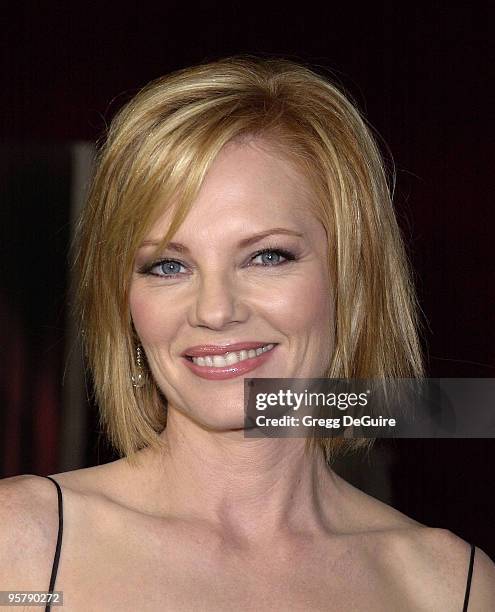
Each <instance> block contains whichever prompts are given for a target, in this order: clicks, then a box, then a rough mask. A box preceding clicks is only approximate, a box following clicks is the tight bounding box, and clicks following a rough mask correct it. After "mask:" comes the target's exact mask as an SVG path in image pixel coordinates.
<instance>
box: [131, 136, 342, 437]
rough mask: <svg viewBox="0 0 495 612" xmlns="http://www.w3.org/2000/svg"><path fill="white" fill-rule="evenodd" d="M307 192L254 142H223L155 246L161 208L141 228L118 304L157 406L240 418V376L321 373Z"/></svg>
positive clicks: (318, 253) (327, 289)
mask: <svg viewBox="0 0 495 612" xmlns="http://www.w3.org/2000/svg"><path fill="white" fill-rule="evenodd" d="M312 197H313V196H312V194H311V189H310V186H309V184H308V182H307V180H306V179H305V177H304V176H302V175H301V174H300V173H299V171H298V170H297V168H296V167H295V166H294V165H293V164H292V163H290V162H288V161H287V160H285V159H283V158H282V157H280V156H279V155H277V154H276V153H274V152H272V151H270V148H269V147H267V146H266V143H263V142H261V141H252V142H250V143H242V144H240V143H229V144H228V145H226V146H225V147H224V149H223V150H222V151H221V152H220V154H219V155H218V156H217V158H216V160H215V161H214V163H213V164H212V166H211V168H210V170H209V172H208V174H207V176H206V178H205V180H204V182H203V185H202V187H201V189H200V192H199V195H198V197H197V198H196V201H195V202H194V203H193V207H192V209H191V211H190V213H189V214H188V216H187V217H186V219H185V221H184V223H183V224H182V226H181V227H180V228H179V230H178V231H177V233H176V234H175V236H174V237H173V238H172V243H171V244H169V245H168V246H167V248H166V249H165V250H164V251H163V252H160V253H159V254H158V255H157V253H156V246H157V243H159V241H160V240H161V239H162V238H163V236H164V235H165V233H166V231H167V229H168V227H169V226H170V221H171V218H172V212H171V211H167V212H166V213H164V214H163V215H162V217H160V218H159V219H158V221H157V223H156V224H155V225H154V226H153V227H152V229H151V231H150V232H149V235H148V236H147V238H146V240H145V241H144V242H143V244H142V245H141V247H140V249H139V250H138V253H137V256H136V260H135V266H134V272H133V278H132V281H131V290H130V309H131V315H132V318H133V322H134V326H135V329H136V331H137V333H138V335H139V338H140V340H141V343H142V346H143V348H144V351H145V353H146V357H147V361H148V364H149V367H150V369H151V373H152V375H153V377H154V379H155V381H156V382H157V384H158V386H159V387H160V389H161V390H162V392H163V393H164V394H165V396H166V397H167V399H168V403H169V407H168V410H169V414H170V411H173V410H177V411H180V412H181V413H182V414H183V415H186V416H187V417H188V418H190V419H192V420H193V421H195V422H196V423H198V424H200V425H201V426H203V427H206V428H208V429H213V430H228V429H240V428H242V427H243V422H244V378H246V377H249V378H265V377H267V378H275V377H276V378H316V377H320V376H323V374H324V372H325V370H326V369H327V367H328V364H329V360H330V357H331V355H332V353H333V342H334V332H333V328H334V324H333V319H334V313H333V294H332V287H331V284H330V280H329V273H328V266H327V248H328V247H327V238H326V233H325V230H324V228H323V226H322V225H321V223H320V222H319V221H318V220H317V218H316V217H315V216H314V214H313V213H312V212H311V200H312Z"/></svg>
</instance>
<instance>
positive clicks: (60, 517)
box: [45, 476, 64, 612]
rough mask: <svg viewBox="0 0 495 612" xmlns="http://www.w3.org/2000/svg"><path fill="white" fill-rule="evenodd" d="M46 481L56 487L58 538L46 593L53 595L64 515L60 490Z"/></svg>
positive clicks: (47, 611)
mask: <svg viewBox="0 0 495 612" xmlns="http://www.w3.org/2000/svg"><path fill="white" fill-rule="evenodd" d="M45 478H48V480H51V481H52V482H53V483H54V485H55V486H56V487H57V496H58V536H57V547H56V548H55V557H54V558H53V566H52V575H51V576H50V586H49V587H48V591H49V592H50V593H53V591H54V589H55V580H56V579H57V571H58V562H59V560H60V548H61V546H62V533H63V530H64V513H63V505H62V489H61V488H60V485H59V484H58V482H57V481H56V480H54V479H53V478H51V476H45ZM50 610H51V604H50V603H47V604H46V607H45V612H50Z"/></svg>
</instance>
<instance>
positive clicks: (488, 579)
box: [393, 526, 495, 612]
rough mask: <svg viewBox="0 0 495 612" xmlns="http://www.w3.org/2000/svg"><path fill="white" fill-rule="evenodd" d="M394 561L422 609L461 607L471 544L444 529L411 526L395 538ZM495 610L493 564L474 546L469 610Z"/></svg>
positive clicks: (455, 609)
mask: <svg viewBox="0 0 495 612" xmlns="http://www.w3.org/2000/svg"><path fill="white" fill-rule="evenodd" d="M393 550H394V552H395V553H396V562H398V565H399V566H401V567H402V569H403V576H404V580H405V584H406V585H407V588H408V590H409V592H410V594H411V598H414V600H415V602H417V605H418V608H421V609H423V608H422V607H424V609H425V610H428V609H431V610H445V611H448V610H452V611H458V610H462V606H463V603H464V597H465V593H466V586H467V583H468V572H469V565H470V557H471V545H470V544H468V543H467V542H465V541H464V540H463V539H462V538H459V537H458V536H456V535H455V534H454V533H452V532H451V531H448V530H447V529H437V528H430V527H424V526H421V527H414V528H411V529H405V530H402V531H401V532H400V535H399V536H398V537H396V538H395V546H394V547H393ZM490 610H495V566H494V564H493V562H492V561H491V560H490V558H489V557H488V555H486V553H485V552H484V551H482V550H481V549H479V548H476V553H475V559H474V567H473V574H472V582H471V589H470V597H469V611H470V612H474V611H479V612H488V611H490Z"/></svg>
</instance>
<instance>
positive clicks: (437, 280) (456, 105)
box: [1, 2, 495, 556]
mask: <svg viewBox="0 0 495 612" xmlns="http://www.w3.org/2000/svg"><path fill="white" fill-rule="evenodd" d="M426 4H427V6H426ZM181 6H183V8H179V3H175V4H173V5H172V4H170V3H160V4H157V5H156V6H154V5H152V4H148V5H147V4H146V3H143V2H141V3H134V4H133V3H125V4H124V3H115V4H113V5H112V4H111V3H110V5H109V3H94V5H93V3H87V2H79V3H76V2H73V3H62V2H58V3H55V2H54V3H42V2H19V3H16V4H15V6H14V3H10V5H9V7H8V8H6V7H5V6H4V7H2V12H3V19H2V21H3V26H2V30H3V32H2V38H3V45H2V47H3V54H2V65H1V69H2V70H1V87H2V94H1V106H2V112H1V126H2V139H3V140H4V142H7V143H19V142H36V143H50V144H53V143H60V144H61V145H64V144H66V143H68V142H69V141H74V140H89V141H95V140H96V139H97V138H99V137H100V136H101V135H102V132H103V130H104V128H105V125H106V124H107V123H108V122H109V121H110V120H111V118H112V116H113V114H114V112H115V111H116V110H117V109H118V108H119V107H120V105H121V104H122V103H123V102H125V101H126V100H128V99H129V97H131V96H132V95H133V93H135V92H136V91H137V89H138V88H139V87H141V86H142V85H144V84H145V83H146V82H147V81H149V80H150V79H152V78H155V77H157V76H160V75H162V74H164V73H166V72H169V71H170V70H173V69H176V68H180V67H184V66H187V65H190V64H193V63H196V62H198V61H202V60H205V59H215V58H218V57H222V56H224V55H230V54H234V53H264V54H275V55H283V56H285V57H289V58H292V59H295V60H298V59H300V60H303V61H307V62H310V63H311V64H312V65H314V66H318V65H320V66H325V67H329V68H331V69H332V71H333V74H334V75H335V80H336V81H337V82H339V83H341V84H342V85H343V86H344V87H345V88H346V90H347V91H348V92H349V93H350V94H351V95H352V96H353V97H354V99H355V100H356V102H357V104H358V106H359V107H360V108H361V109H362V110H363V111H364V112H365V114H366V116H367V117H368V119H369V121H370V122H371V124H372V125H373V126H374V127H375V128H376V130H377V131H378V133H379V134H380V135H381V137H382V138H383V141H384V142H386V143H387V145H388V146H389V148H390V150H391V151H392V153H393V157H394V160H395V163H396V171H397V188H396V194H395V203H396V207H397V210H398V215H399V220H400V223H401V226H402V229H403V232H404V236H405V239H406V242H407V245H408V249H409V253H410V256H411V259H412V263H413V267H414V269H415V273H416V282H417V287H418V292H419V296H420V301H421V307H422V310H423V312H424V322H425V329H424V332H423V338H424V343H425V347H427V355H428V368H429V371H428V373H429V375H430V376H439V377H440V376H445V377H448V376H459V377H461V376H462V377H487V376H488V377H494V376H495V343H494V334H493V329H494V327H495V308H494V304H495V289H494V274H493V267H494V266H493V254H492V250H493V249H492V246H493V242H494V240H493V238H494V231H493V227H494V222H495V213H494V204H493V195H492V194H493V161H494V155H493V146H494V138H493V134H494V130H493V127H494V111H493V108H494V103H493V102H494V101H493V93H494V91H493V82H494V76H495V75H494V71H493V66H494V65H495V57H494V55H495V54H494V46H493V43H492V37H493V27H492V24H493V22H494V21H493V17H494V15H493V14H492V13H491V11H490V9H489V8H488V7H489V3H485V5H483V4H481V3H479V4H478V6H476V4H470V5H469V6H468V5H467V4H466V5H465V6H461V5H459V6H455V5H453V4H451V3H447V2H445V3H436V2H433V3H425V6H419V3H408V4H407V5H403V4H402V3H397V2H384V3H368V8H366V9H365V10H364V9H363V8H362V6H361V5H357V4H354V3H348V4H346V5H345V7H344V8H343V7H341V6H339V7H336V6H332V4H331V3H330V4H329V3H327V4H326V8H325V9H322V8H321V7H319V8H317V7H316V6H313V7H312V6H310V5H308V4H307V3H305V4H303V5H301V6H299V8H298V9H297V10H296V9H289V8H288V7H287V6H284V5H281V6H280V8H278V9H275V8H267V6H266V5H265V6H264V7H257V6H256V5H254V4H250V3H245V2H243V3H236V2H231V3H230V4H229V5H228V6H226V7H221V6H219V5H215V6H213V5H210V6H206V4H205V5H204V6H203V8H198V7H195V6H193V5H192V6H188V5H183V4H182V3H181ZM157 7H159V8H157ZM11 214H13V213H12V211H10V212H9V215H11ZM52 216H53V215H52ZM45 217H46V218H45ZM49 217H50V215H43V214H40V215H37V216H36V217H35V219H36V221H35V222H36V228H37V229H38V228H40V229H43V227H44V225H43V224H44V223H45V224H46V223H48V222H54V223H58V221H57V218H56V217H55V219H52V220H51V221H50V220H49V219H48V218H49ZM47 219H48V220H47ZM6 222H7V224H11V223H12V218H11V217H7V219H6ZM32 223H33V219H23V220H22V223H21V229H20V230H19V231H20V234H19V235H22V224H24V225H25V229H26V228H31V230H30V231H32ZM56 228H57V226H55V230H53V228H52V230H50V231H55V232H56ZM28 233H29V232H28ZM16 235H17V234H16ZM15 240H18V241H20V238H15ZM52 246H53V245H51V244H47V253H49V251H50V248H52ZM14 247H15V248H14V250H15V251H16V252H17V256H16V259H15V260H12V259H9V260H8V261H5V260H4V262H3V266H4V268H5V269H6V270H13V269H17V270H25V271H23V274H25V275H26V278H25V284H21V287H23V289H22V290H21V291H25V292H26V294H25V295H24V294H23V295H24V298H25V299H24V301H26V299H27V298H26V296H27V295H28V294H29V292H30V291H31V292H32V291H33V290H34V291H35V294H34V295H35V302H34V303H35V304H36V305H39V304H44V305H45V306H46V305H47V304H52V302H53V296H52V295H45V294H44V293H43V291H44V290H43V282H40V275H43V274H46V272H47V269H46V267H45V266H44V265H42V261H41V260H40V258H39V255H40V254H39V253H37V254H36V269H35V270H34V271H33V269H32V266H30V264H31V263H32V262H33V254H32V253H30V252H29V244H26V242H19V243H18V244H14ZM64 257H65V254H64V255H62V258H64ZM44 261H45V263H46V261H47V260H46V259H45V260H44ZM22 262H24V263H22ZM40 264H41V265H40ZM23 266H25V268H23ZM59 274H61V275H62V276H61V278H62V277H63V271H61V272H59ZM7 276H9V274H7ZM61 284H62V285H63V282H61ZM33 287H34V288H33ZM63 290H64V288H63V286H62V287H61V294H60V295H63ZM29 295H31V294H29ZM29 299H30V300H32V298H29ZM21 301H22V300H21ZM31 303H33V302H31ZM53 303H54V306H53V309H54V314H53V315H52V319H50V320H51V321H52V322H51V323H48V327H50V326H51V327H50V330H51V331H52V332H53V334H54V338H52V340H51V342H53V343H54V346H55V345H56V344H57V342H59V343H60V342H62V343H63V329H62V328H61V327H60V325H58V324H57V321H58V320H59V319H57V317H58V316H59V314H60V312H59V311H57V308H60V301H56V300H55V302H53ZM33 307H34V306H33ZM36 307H38V306H36ZM43 307H44V306H43ZM91 427H92V430H91V431H92V434H91V435H92V438H91V440H92V442H91V443H90V445H89V448H88V463H91V462H94V461H96V460H97V450H96V442H95V440H96V434H95V430H96V425H95V419H94V418H93V424H92V426H91ZM47 444H48V442H47ZM494 450H495V445H494V444H493V440H486V441H484V440H472V441H469V440H443V441H431V440H422V441H399V442H398V443H396V446H395V452H396V454H397V457H398V461H397V463H396V468H395V471H394V495H395V505H396V506H397V507H399V508H400V509H401V510H403V511H404V512H406V513H408V514H410V515H412V516H413V517H414V518H416V519H418V520H420V521H424V522H426V523H428V524H432V525H438V526H445V527H448V528H449V529H452V530H453V531H455V532H456V533H458V534H459V535H461V536H462V537H464V538H465V539H467V540H470V541H474V542H475V543H477V544H478V545H480V546H481V547H482V548H485V550H486V551H487V552H490V553H491V554H492V556H494V555H495V526H494V515H495V512H494V510H493V500H492V497H491V495H492V486H493V467H494ZM100 452H101V451H100ZM101 453H102V454H100V455H99V458H100V460H101V459H104V458H105V457H106V455H105V452H101ZM54 456H55V455H54ZM22 466H23V470H24V471H30V472H38V473H43V470H44V469H45V466H40V465H39V464H36V462H33V461H31V459H29V460H27V459H26V460H24V461H23V462H22ZM48 468H49V469H50V471H52V472H53V471H56V466H55V465H51V466H48V467H47V469H48ZM48 473H49V472H48Z"/></svg>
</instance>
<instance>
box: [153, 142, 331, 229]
mask: <svg viewBox="0 0 495 612" xmlns="http://www.w3.org/2000/svg"><path fill="white" fill-rule="evenodd" d="M313 205H314V194H313V192H312V188H311V185H310V182H309V180H308V178H307V177H306V176H304V174H303V173H302V171H301V170H300V169H299V168H298V167H297V165H296V164H295V163H294V162H292V161H289V159H288V158H286V157H285V156H282V155H281V154H280V153H279V152H277V150H276V148H275V147H273V145H270V143H268V142H267V141H264V140H260V139H251V140H250V141H249V142H231V143H229V144H227V145H226V146H225V147H224V148H223V149H222V150H221V151H220V153H219V154H218V155H217V157H216V158H215V160H214V161H213V163H212V164H211V166H210V169H209V171H208V173H207V174H206V176H205V179H204V181H203V183H202V185H201V188H200V190H199V193H198V196H197V197H196V199H195V201H194V202H193V205H192V208H191V210H190V212H189V213H188V215H187V217H186V219H185V220H184V223H183V224H182V225H181V227H180V228H179V230H178V231H177V234H176V237H177V238H179V237H180V238H183V239H184V240H186V239H192V238H194V239H195V240H200V239H201V238H202V237H204V238H205V239H209V240H211V239H212V238H217V237H219V238H222V239H224V240H227V239H228V238H229V236H232V237H233V238H237V237H239V236H240V235H244V234H246V232H249V231H261V230H263V229H266V228H267V227H272V226H273V227H275V226H280V225H282V224H284V225H285V226H288V227H290V228H292V229H295V230H298V231H301V232H306V233H311V232H315V231H317V228H320V229H321V224H320V223H319V221H318V220H317V218H316V216H315V215H314V213H313V208H312V207H313ZM173 214H174V210H173V207H172V208H171V209H168V210H167V211H166V212H165V213H164V214H163V215H161V216H160V217H159V218H158V220H157V222H156V223H155V225H154V226H153V227H152V229H151V231H150V232H149V235H148V237H149V238H151V239H154V240H159V239H161V238H162V237H163V236H164V235H165V233H166V231H167V229H168V227H169V226H170V223H171V220H172V218H173Z"/></svg>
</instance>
